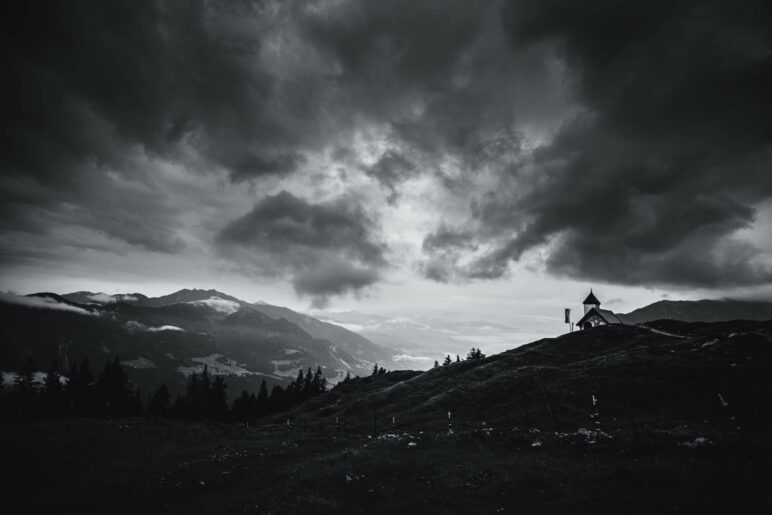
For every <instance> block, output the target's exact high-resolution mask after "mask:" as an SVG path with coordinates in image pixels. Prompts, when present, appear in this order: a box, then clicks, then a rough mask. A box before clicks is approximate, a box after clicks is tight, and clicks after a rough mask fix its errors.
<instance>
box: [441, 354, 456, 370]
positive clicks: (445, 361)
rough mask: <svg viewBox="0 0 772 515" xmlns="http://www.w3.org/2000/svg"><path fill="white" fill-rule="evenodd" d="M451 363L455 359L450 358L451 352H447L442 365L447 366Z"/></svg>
mask: <svg viewBox="0 0 772 515" xmlns="http://www.w3.org/2000/svg"><path fill="white" fill-rule="evenodd" d="M451 363H453V360H451V359H450V354H446V355H445V359H444V360H443V362H442V366H443V367H447V366H448V365H450V364H451Z"/></svg>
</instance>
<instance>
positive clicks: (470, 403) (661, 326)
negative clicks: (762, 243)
mask: <svg viewBox="0 0 772 515" xmlns="http://www.w3.org/2000/svg"><path fill="white" fill-rule="evenodd" d="M770 370H772V321H767V322H750V321H744V322H743V321H740V322H725V323H713V324H686V323H679V322H673V321H661V322H655V323H652V324H649V326H604V327H598V328H594V329H591V330H587V331H577V332H574V333H571V334H566V335H563V336H560V337H558V338H547V339H543V340H539V341H537V342H534V343H531V344H528V345H524V346H522V347H518V348H516V349H513V350H510V351H507V352H504V353H501V354H497V355H494V356H490V357H487V358H484V359H481V360H471V361H469V360H468V361H463V362H461V363H454V364H451V365H448V366H441V367H437V368H433V369H430V370H428V371H426V372H422V373H419V372H408V371H397V372H393V373H390V374H385V375H380V376H372V377H366V378H361V379H358V380H356V381H353V382H350V383H347V384H341V385H339V386H338V387H337V388H335V389H334V390H333V391H332V392H330V393H329V394H327V395H325V396H323V397H321V398H318V399H314V400H312V401H310V402H308V403H306V404H304V405H302V406H300V407H299V408H297V409H296V410H295V411H294V412H293V413H291V416H292V417H294V418H295V419H297V420H298V421H299V422H301V421H306V422H313V423H316V422H318V421H327V422H329V421H330V420H332V419H335V418H336V417H337V418H338V419H339V420H344V421H345V423H346V424H349V425H351V426H352V427H357V428H362V429H364V428H369V427H371V426H372V425H373V415H374V411H375V412H376V416H377V419H378V422H379V423H380V424H381V427H390V426H391V421H392V417H394V420H395V421H396V427H397V428H400V427H409V428H411V429H417V428H420V429H433V428H434V429H436V428H443V427H446V426H447V412H448V411H450V412H452V418H453V422H454V423H455V424H457V425H458V426H462V427H475V426H478V425H480V424H482V423H483V422H486V423H487V424H490V425H493V426H501V425H509V426H511V425H513V424H519V425H523V424H525V423H526V418H527V419H528V420H529V423H530V424H532V425H533V426H534V427H536V426H538V427H541V428H542V429H546V430H554V423H553V421H552V420H551V417H550V416H549V413H548V409H547V405H546V403H547V399H549V402H550V404H551V408H552V410H553V415H554V418H555V420H556V422H557V424H558V426H559V428H560V429H564V428H565V429H570V428H573V429H575V428H577V427H582V426H586V425H587V424H589V423H590V418H589V417H590V414H591V413H592V412H593V404H592V399H593V396H594V397H595V398H596V399H597V400H598V402H599V406H600V408H599V411H600V415H601V417H602V420H603V423H604V427H615V428H621V427H625V426H627V427H628V428H629V425H630V417H631V415H632V416H633V417H634V418H635V421H636V423H638V424H654V425H657V424H662V425H668V424H670V425H672V424H676V423H678V421H686V422H690V423H691V422H699V423H701V424H702V423H704V422H705V421H707V422H708V425H709V426H710V428H715V427H718V426H722V425H723V424H725V423H726V420H727V413H726V410H725V409H724V408H723V407H722V404H721V401H720V400H719V397H718V395H719V394H721V396H722V398H723V399H724V400H726V401H728V402H730V403H731V406H732V410H734V411H733V412H734V413H736V415H737V416H738V417H741V418H742V419H743V424H744V425H746V427H745V429H746V430H748V431H754V432H755V431H761V429H762V428H767V429H770V425H769V422H770V420H772V375H770V373H769V371H770ZM542 386H543V387H542ZM545 394H546V398H545ZM526 410H527V415H526ZM714 425H715V426H714Z"/></svg>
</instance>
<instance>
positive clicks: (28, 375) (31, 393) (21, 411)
mask: <svg viewBox="0 0 772 515" xmlns="http://www.w3.org/2000/svg"><path fill="white" fill-rule="evenodd" d="M13 398H14V401H15V404H16V413H17V416H18V417H19V418H20V419H21V420H27V419H29V418H32V415H33V414H34V413H35V411H36V408H37V406H35V404H36V401H37V386H36V385H35V363H34V362H33V361H32V359H31V358H29V359H27V361H26V363H25V364H24V368H23V369H22V371H21V372H19V373H18V374H16V379H15V380H14V385H13Z"/></svg>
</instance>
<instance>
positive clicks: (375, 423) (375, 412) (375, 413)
mask: <svg viewBox="0 0 772 515" xmlns="http://www.w3.org/2000/svg"><path fill="white" fill-rule="evenodd" d="M377 436H378V404H377V403H376V402H375V401H373V438H376V437H377Z"/></svg>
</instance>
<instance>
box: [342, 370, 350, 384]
mask: <svg viewBox="0 0 772 515" xmlns="http://www.w3.org/2000/svg"><path fill="white" fill-rule="evenodd" d="M349 381H351V372H346V377H344V378H343V381H342V382H344V383H348V382H349Z"/></svg>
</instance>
